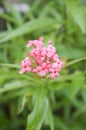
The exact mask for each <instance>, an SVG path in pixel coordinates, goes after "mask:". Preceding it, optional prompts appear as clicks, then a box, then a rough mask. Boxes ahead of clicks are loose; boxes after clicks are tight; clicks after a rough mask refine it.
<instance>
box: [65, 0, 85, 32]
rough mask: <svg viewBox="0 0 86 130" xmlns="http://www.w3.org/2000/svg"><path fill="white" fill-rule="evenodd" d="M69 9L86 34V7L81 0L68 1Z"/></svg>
mask: <svg viewBox="0 0 86 130" xmlns="http://www.w3.org/2000/svg"><path fill="white" fill-rule="evenodd" d="M66 4H67V8H68V10H69V12H70V13H71V14H72V16H73V18H74V20H75V22H76V23H77V24H78V25H79V26H80V28H81V29H82V31H83V32H84V33H86V7H85V6H84V5H83V4H82V1H81V0H66Z"/></svg>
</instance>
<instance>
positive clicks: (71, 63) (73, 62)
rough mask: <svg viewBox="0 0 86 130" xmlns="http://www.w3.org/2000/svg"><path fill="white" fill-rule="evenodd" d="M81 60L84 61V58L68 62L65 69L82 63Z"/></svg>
mask: <svg viewBox="0 0 86 130" xmlns="http://www.w3.org/2000/svg"><path fill="white" fill-rule="evenodd" d="M82 60H86V57H83V58H80V59H76V60H73V61H71V62H69V63H68V64H67V65H66V67H69V66H70V65H73V64H75V63H78V62H80V61H82Z"/></svg>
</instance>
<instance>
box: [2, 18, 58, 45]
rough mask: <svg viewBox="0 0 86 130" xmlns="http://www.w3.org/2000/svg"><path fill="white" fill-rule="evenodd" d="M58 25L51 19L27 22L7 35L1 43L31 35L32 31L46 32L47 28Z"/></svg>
mask: <svg viewBox="0 0 86 130" xmlns="http://www.w3.org/2000/svg"><path fill="white" fill-rule="evenodd" d="M55 23H56V21H55V20H52V19H50V18H39V19H35V20H32V21H30V22H27V23H25V24H23V25H22V26H20V27H18V28H17V29H15V30H13V31H11V32H9V33H7V35H5V37H3V38H1V39H0V43H2V42H5V41H8V40H10V39H12V38H14V37H17V36H21V35H24V34H27V33H31V32H32V31H37V30H39V29H44V28H45V30H46V28H47V27H51V26H53V25H54V24H55Z"/></svg>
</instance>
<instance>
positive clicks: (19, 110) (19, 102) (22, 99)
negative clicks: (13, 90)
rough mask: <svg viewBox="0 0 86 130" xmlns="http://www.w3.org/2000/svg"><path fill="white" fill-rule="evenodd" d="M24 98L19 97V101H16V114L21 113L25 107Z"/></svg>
mask: <svg viewBox="0 0 86 130" xmlns="http://www.w3.org/2000/svg"><path fill="white" fill-rule="evenodd" d="M26 99H27V98H26V96H21V97H19V100H18V109H17V113H18V114H19V113H21V112H22V111H23V109H24V107H25V104H26Z"/></svg>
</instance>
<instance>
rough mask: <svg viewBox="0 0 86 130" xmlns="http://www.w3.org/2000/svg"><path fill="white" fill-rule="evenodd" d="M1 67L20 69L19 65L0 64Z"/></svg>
mask: <svg viewBox="0 0 86 130" xmlns="http://www.w3.org/2000/svg"><path fill="white" fill-rule="evenodd" d="M0 66H5V67H11V68H16V69H20V66H19V65H17V64H4V63H0Z"/></svg>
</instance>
